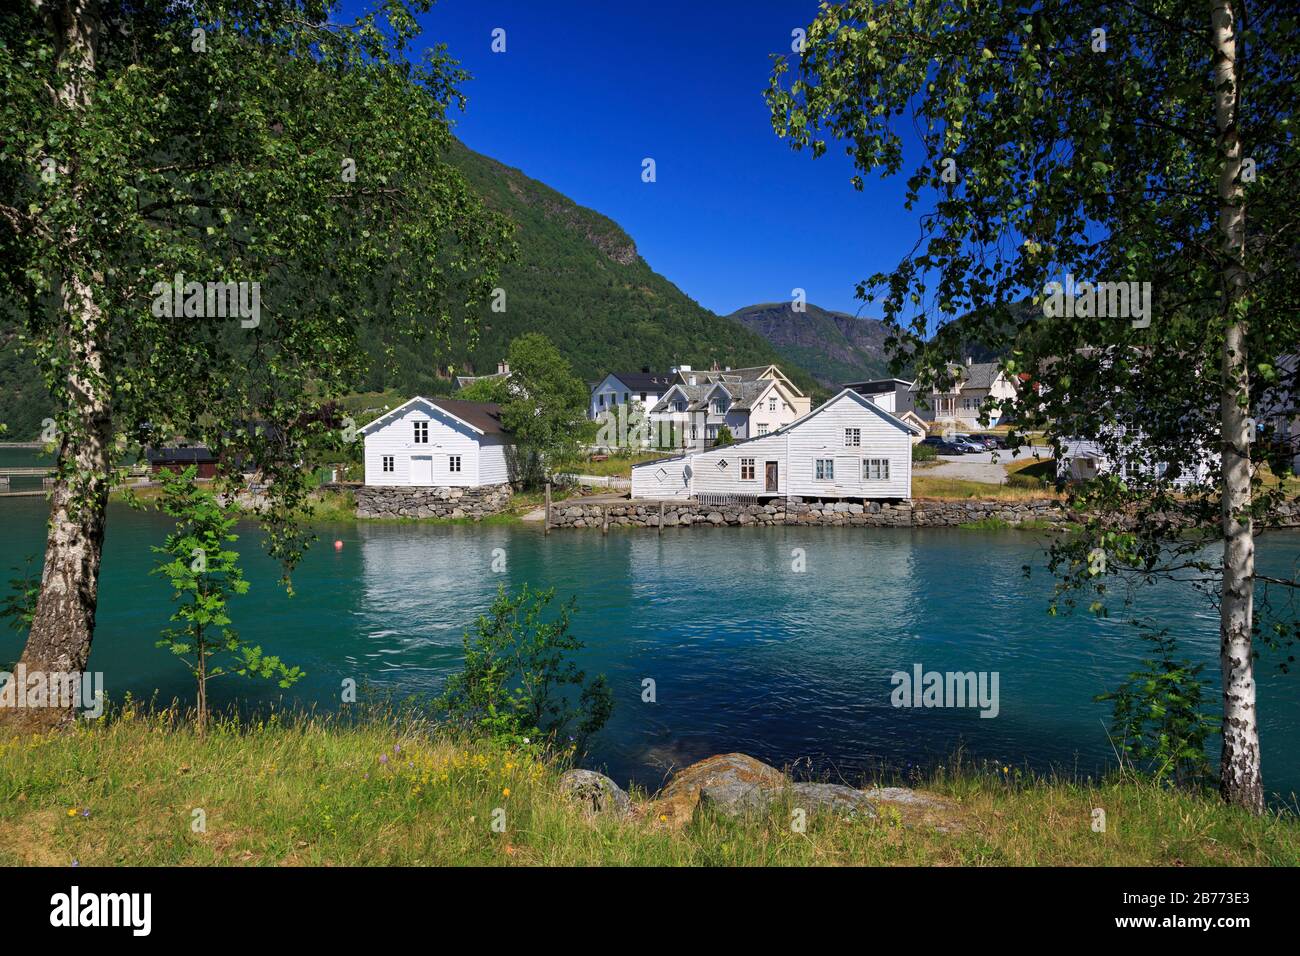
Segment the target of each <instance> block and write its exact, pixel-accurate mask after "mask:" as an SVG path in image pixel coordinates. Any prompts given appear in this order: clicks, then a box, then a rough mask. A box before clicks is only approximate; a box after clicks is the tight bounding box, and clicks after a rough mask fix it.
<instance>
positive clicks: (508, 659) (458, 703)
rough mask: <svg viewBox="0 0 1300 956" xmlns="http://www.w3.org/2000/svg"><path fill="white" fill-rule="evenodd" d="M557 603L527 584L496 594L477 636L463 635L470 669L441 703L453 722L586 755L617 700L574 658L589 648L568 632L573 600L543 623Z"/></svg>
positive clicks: (551, 593) (513, 741) (507, 740)
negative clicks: (514, 591)
mask: <svg viewBox="0 0 1300 956" xmlns="http://www.w3.org/2000/svg"><path fill="white" fill-rule="evenodd" d="M554 597H555V589H554V588H551V589H549V590H545V591H539V590H531V589H530V588H529V587H528V585H527V584H525V585H523V587H522V588H521V589H520V591H519V594H518V595H517V596H511V595H509V594H507V593H506V589H505V588H504V587H499V588H498V589H497V596H496V600H494V601H493V602H492V607H491V608H490V609H489V610H488V613H487V614H484V615H480V616H479V619H478V621H477V622H476V624H475V633H474V634H472V635H471V634H470V633H469V632H468V631H466V632H465V637H464V644H465V668H464V670H463V671H462V672H461V673H459V674H453V675H452V676H451V677H450V678H448V679H447V688H446V690H445V691H444V692H443V695H442V696H441V697H440V698H439V699H438V704H439V706H441V707H442V708H444V709H445V710H446V712H447V715H448V717H449V718H450V719H451V720H452V721H453V722H454V723H456V724H458V725H460V726H461V727H462V728H463V729H464V730H466V731H467V732H469V733H471V734H476V735H482V736H487V737H490V738H492V739H493V740H496V741H498V742H500V743H502V744H505V745H507V746H527V745H537V744H542V745H545V744H551V745H555V744H559V747H558V748H557V749H567V748H568V744H569V743H572V747H573V749H574V750H575V751H576V752H579V753H581V752H582V750H583V749H584V747H585V743H586V740H587V738H588V737H590V736H591V735H592V734H594V733H595V732H596V731H598V730H599V729H600V728H601V727H603V726H604V725H605V722H606V721H607V720H609V715H610V713H611V711H612V710H613V708H614V697H613V694H612V693H611V692H610V689H609V685H608V684H607V683H606V681H605V675H604V674H600V675H598V676H596V677H595V678H593V679H592V680H587V677H586V674H584V673H583V672H582V671H581V670H579V669H578V666H577V664H575V663H574V662H573V661H572V660H569V659H568V655H569V654H570V653H571V652H573V651H578V650H581V649H582V648H583V647H584V646H585V645H584V644H583V643H582V641H580V640H578V639H577V638H576V637H574V636H573V635H571V634H570V633H569V617H570V616H571V615H572V614H573V612H574V611H575V610H576V609H577V608H576V603H575V602H574V600H573V599H570V600H569V601H568V602H567V603H566V604H562V605H560V607H559V609H558V611H557V613H556V615H555V617H554V618H553V619H552V620H550V621H543V620H542V614H543V612H544V611H545V610H546V609H547V607H548V606H549V605H550V603H551V601H552V599H553V598H554ZM566 689H572V690H573V691H574V692H575V694H574V695H570V694H568V693H566ZM572 696H576V701H574V700H571V697H572ZM565 738H567V740H566V739H565Z"/></svg>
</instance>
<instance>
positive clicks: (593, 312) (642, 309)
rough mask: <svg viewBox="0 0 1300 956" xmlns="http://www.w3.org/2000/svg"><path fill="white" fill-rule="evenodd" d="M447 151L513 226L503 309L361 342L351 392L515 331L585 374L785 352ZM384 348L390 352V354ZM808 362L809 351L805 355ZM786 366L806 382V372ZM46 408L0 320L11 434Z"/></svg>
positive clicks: (489, 356) (28, 433) (428, 368)
mask: <svg viewBox="0 0 1300 956" xmlns="http://www.w3.org/2000/svg"><path fill="white" fill-rule="evenodd" d="M451 159H452V161H453V162H454V163H455V164H456V166H457V167H458V168H459V169H460V170H461V171H462V173H463V174H464V175H465V177H466V179H467V180H468V181H469V182H470V184H471V185H472V186H473V187H474V188H475V189H476V190H477V191H478V192H479V193H480V194H481V195H482V196H483V197H484V199H485V200H486V201H487V202H488V204H489V205H491V206H492V207H493V208H495V209H497V210H498V211H500V212H503V213H505V214H506V215H507V216H509V217H510V219H512V220H513V221H514V222H515V224H516V226H517V231H516V235H515V238H516V241H517V243H518V247H519V253H518V256H517V258H516V259H515V261H514V262H512V263H511V264H509V265H508V266H507V267H506V268H505V270H504V271H503V274H502V277H501V282H500V286H501V288H503V289H504V290H505V305H506V311H505V312H493V311H491V309H490V308H489V307H488V305H486V304H485V305H484V306H483V307H482V309H481V310H480V334H479V337H478V341H477V343H476V344H474V345H473V346H472V347H471V346H470V345H469V344H468V343H465V342H462V343H460V344H459V345H457V346H454V347H453V351H452V353H451V354H447V353H444V352H439V351H436V350H435V348H434V345H433V342H432V339H430V340H428V341H425V342H415V343H412V342H406V341H402V340H385V339H384V338H383V337H382V336H380V337H379V338H378V339H376V340H374V341H372V342H370V343H368V348H369V349H370V352H371V357H372V361H371V368H370V372H369V374H368V375H367V377H366V380H365V381H360V382H357V384H356V391H358V392H372V391H384V390H388V389H395V390H398V391H400V392H403V393H407V394H416V393H420V392H423V393H445V392H447V391H449V390H450V389H451V381H452V380H451V374H452V373H451V371H450V370H451V369H454V374H474V373H482V372H491V371H495V370H496V364H497V361H498V360H499V359H501V358H502V357H504V356H505V354H506V348H507V346H508V345H509V343H510V341H511V340H512V339H514V338H515V337H516V336H518V335H520V334H522V333H524V332H533V331H536V332H542V333H544V334H545V335H546V336H547V337H548V338H550V340H551V341H552V342H554V343H555V345H556V347H558V348H559V350H560V352H561V353H562V354H563V355H564V356H565V357H566V358H568V360H569V361H570V362H571V363H572V365H573V368H574V371H575V372H576V373H577V374H578V375H579V376H581V377H582V378H584V379H587V380H594V379H596V378H599V377H600V376H602V375H604V374H605V373H606V372H608V371H611V370H624V371H629V370H636V369H639V368H641V367H642V366H643V365H649V366H651V367H653V368H655V369H656V370H658V369H667V368H668V367H669V366H670V365H675V364H681V363H685V364H689V365H694V366H695V367H697V368H707V367H709V366H710V365H712V363H714V362H717V363H718V364H719V365H720V366H724V367H725V366H728V365H730V366H733V367H739V366H745V365H762V364H767V363H768V362H778V361H781V355H779V354H778V352H777V350H776V349H774V348H773V347H772V346H771V345H769V344H768V342H767V341H765V340H764V338H763V337H762V336H761V335H759V334H758V333H757V332H754V331H750V330H749V329H746V328H744V327H742V326H740V325H738V324H737V323H735V322H732V321H731V320H729V319H727V318H724V317H722V316H719V315H716V314H714V313H713V312H710V311H709V310H708V309H705V308H704V307H703V306H701V305H699V304H698V303H697V302H695V301H694V300H693V299H691V298H690V297H689V296H688V295H686V294H685V293H684V292H682V290H680V289H679V288H677V287H676V286H675V285H673V284H672V283H671V282H670V281H668V280H667V279H665V278H664V277H663V276H661V275H659V274H658V273H657V272H655V271H654V270H653V269H651V268H650V267H649V266H648V265H647V264H646V263H645V261H644V260H642V259H641V257H640V256H639V255H638V254H637V250H636V243H635V242H633V240H632V238H631V237H630V236H628V234H627V233H626V232H624V231H623V230H622V229H621V228H620V227H619V225H618V224H617V223H615V222H613V221H612V220H610V219H608V218H606V217H605V216H602V215H601V214H600V213H598V212H595V211H593V210H591V209H586V208H584V207H582V206H579V205H578V204H577V203H575V202H573V200H571V199H569V198H568V197H566V196H564V195H562V194H560V193H558V192H556V191H555V190H553V189H551V188H550V187H549V186H546V185H545V184H543V183H540V182H538V181H536V180H534V179H530V178H529V177H527V176H525V175H524V174H523V173H521V172H520V171H519V170H517V169H512V168H510V167H508V166H505V165H503V164H501V163H499V162H497V161H496V160H493V159H490V158H488V157H486V156H482V155H479V154H478V153H475V152H472V151H471V150H469V149H467V148H465V147H464V146H461V145H460V144H457V147H456V149H455V153H454V155H453V156H452V157H451ZM389 350H391V357H390V356H387V355H386V353H387V352H388V351H389ZM809 361H810V362H813V361H815V357H814V356H811V355H810V356H809ZM786 365H787V367H786V371H787V373H788V374H789V375H790V376H791V377H792V378H793V379H794V380H795V382H796V383H797V384H799V385H800V386H801V387H803V388H804V389H805V390H808V391H814V390H815V383H814V381H813V378H812V376H810V375H808V374H807V372H805V371H803V370H802V369H800V368H791V367H788V363H786ZM48 414H49V410H48V407H47V402H46V399H45V393H44V389H43V387H42V386H41V383H40V379H39V376H38V375H37V374H36V371H35V369H34V368H33V367H32V366H31V363H30V361H28V360H27V359H26V357H25V356H23V355H22V354H21V353H20V351H19V349H18V343H17V339H16V335H15V334H14V330H13V329H12V328H8V329H3V330H0V422H6V423H7V424H8V425H9V434H8V436H7V437H8V438H9V439H10V440H15V439H28V438H33V437H35V436H36V434H37V433H38V432H39V430H40V422H41V419H42V418H43V417H45V416H46V415H48Z"/></svg>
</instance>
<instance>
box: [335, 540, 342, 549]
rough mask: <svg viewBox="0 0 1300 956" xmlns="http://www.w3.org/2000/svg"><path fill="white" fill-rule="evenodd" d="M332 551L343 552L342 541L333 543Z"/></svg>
mask: <svg viewBox="0 0 1300 956" xmlns="http://www.w3.org/2000/svg"><path fill="white" fill-rule="evenodd" d="M334 550H335V551H342V550H343V542H342V541H335V542H334Z"/></svg>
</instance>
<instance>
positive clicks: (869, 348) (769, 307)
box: [727, 302, 889, 391]
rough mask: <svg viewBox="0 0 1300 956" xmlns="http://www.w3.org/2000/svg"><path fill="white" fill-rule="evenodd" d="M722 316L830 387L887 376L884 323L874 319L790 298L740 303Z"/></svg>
mask: <svg viewBox="0 0 1300 956" xmlns="http://www.w3.org/2000/svg"><path fill="white" fill-rule="evenodd" d="M727 318H729V319H731V320H732V321H733V322H736V323H737V324H739V325H741V326H743V327H744V328H747V329H749V330H751V331H753V332H757V333H758V334H759V335H761V336H762V337H763V338H764V339H766V340H767V341H768V342H769V343H771V345H772V347H773V348H774V349H776V350H777V352H779V353H780V354H781V357H782V359H784V360H785V362H786V363H787V364H791V365H795V366H798V367H799V368H801V369H804V370H805V371H807V373H808V374H809V375H811V376H812V377H813V378H814V379H816V381H817V382H818V383H819V384H820V385H823V386H825V387H826V388H828V389H830V390H832V391H835V390H838V389H839V388H840V387H841V386H842V385H843V384H844V383H845V382H855V381H861V380H863V379H869V378H885V377H888V375H889V360H888V357H887V355H886V354H885V336H886V332H885V326H884V323H883V322H881V321H880V320H879V319H867V318H858V317H857V316H853V315H849V314H848V313H847V312H834V311H831V310H830V309H823V308H821V307H820V306H816V305H813V304H811V303H808V304H807V305H806V310H805V311H802V312H796V311H795V310H794V306H793V304H792V303H790V302H765V303H760V304H758V305H749V306H745V307H744V308H742V309H737V310H736V311H735V312H732V313H731V314H730V315H728V316H727Z"/></svg>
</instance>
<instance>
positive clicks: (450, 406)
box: [425, 397, 510, 435]
mask: <svg viewBox="0 0 1300 956" xmlns="http://www.w3.org/2000/svg"><path fill="white" fill-rule="evenodd" d="M425 401H427V402H428V403H429V404H430V405H434V406H437V407H438V408H441V409H442V410H443V411H444V412H447V413H448V414H449V415H454V416H456V417H457V418H459V419H460V420H461V421H462V422H465V424H467V425H472V426H474V427H475V428H477V429H478V430H479V431H481V432H483V434H485V435H509V434H510V433H509V432H508V431H506V429H505V427H504V426H503V425H502V424H501V408H500V407H499V406H498V405H497V404H496V402H464V401H461V400H460V399H456V398H441V397H439V398H429V399H425Z"/></svg>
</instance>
